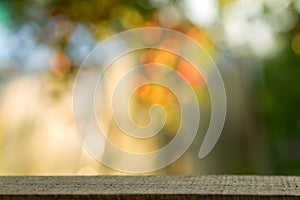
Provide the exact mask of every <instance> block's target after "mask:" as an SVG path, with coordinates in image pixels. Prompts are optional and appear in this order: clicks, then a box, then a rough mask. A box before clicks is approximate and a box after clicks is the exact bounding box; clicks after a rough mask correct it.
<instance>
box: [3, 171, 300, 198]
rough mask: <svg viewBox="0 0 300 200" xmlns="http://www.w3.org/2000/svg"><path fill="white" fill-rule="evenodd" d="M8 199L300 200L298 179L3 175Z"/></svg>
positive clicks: (270, 177)
mask: <svg viewBox="0 0 300 200" xmlns="http://www.w3.org/2000/svg"><path fill="white" fill-rule="evenodd" d="M0 198H2V199H3V198H4V199H24V198H25V199H300V177H295V176H225V175H224V176H223V175H221V176H217V175H209V176H3V177H0Z"/></svg>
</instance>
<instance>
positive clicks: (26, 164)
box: [0, 0, 300, 175]
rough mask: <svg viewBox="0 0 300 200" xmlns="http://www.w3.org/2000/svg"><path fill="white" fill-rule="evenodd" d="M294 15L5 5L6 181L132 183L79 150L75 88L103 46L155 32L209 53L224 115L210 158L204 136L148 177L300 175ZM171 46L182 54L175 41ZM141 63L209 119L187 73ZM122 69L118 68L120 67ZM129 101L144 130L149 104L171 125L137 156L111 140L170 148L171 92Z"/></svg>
mask: <svg viewBox="0 0 300 200" xmlns="http://www.w3.org/2000/svg"><path fill="white" fill-rule="evenodd" d="M299 15H300V0H255V1H252V0H219V1H217V0H201V1H199V0H182V1H179V0H125V1H116V0H110V1H105V0H91V1H57V0H44V1H41V0H24V1H8V0H7V1H5V0H2V1H0V61H1V62H0V174H1V175H74V174H77V175H87V174H91V175H92V174H125V173H122V172H119V171H116V170H113V169H110V168H108V167H106V166H104V165H102V164H100V163H99V162H98V161H96V160H95V159H94V158H92V157H91V156H90V155H89V154H88V153H87V152H86V151H85V150H84V149H83V147H82V146H81V143H80V139H79V137H78V135H77V133H76V129H75V124H74V121H73V113H72V92H73V83H74V79H75V76H76V72H77V70H78V68H79V66H80V65H81V63H82V61H83V59H84V58H85V57H86V56H87V54H88V53H89V52H90V51H91V49H92V48H93V47H95V45H96V44H97V43H98V42H101V41H103V40H104V39H107V38H109V37H110V36H112V35H114V34H116V33H119V32H121V31H124V30H128V29H132V28H137V27H149V26H157V27H166V28H170V29H173V30H176V31H179V32H182V33H184V34H186V35H188V36H189V37H192V38H193V39H194V40H196V41H197V42H198V43H199V44H201V45H202V46H203V47H204V48H205V49H206V51H207V52H208V54H209V55H210V56H211V57H212V58H213V60H214V61H215V62H216V64H217V66H218V67H219V70H220V71H221V74H222V77H223V79H224V83H225V88H226V93H227V101H228V102H227V108H228V111H227V118H226V122H225V126H224V130H223V133H222V135H221V137H220V139H219V141H218V143H217V144H216V146H215V148H214V149H213V151H212V152H211V153H210V154H209V155H208V156H207V157H206V158H204V159H199V158H198V157H197V155H198V151H199V148H200V146H201V141H202V139H203V136H201V134H200V136H197V138H196V140H195V141H194V143H193V144H192V145H191V147H190V148H189V150H188V151H187V152H186V153H185V154H184V155H183V156H182V157H180V159H178V160H177V161H176V162H175V163H173V164H171V165H170V166H168V167H166V168H164V169H162V170H159V171H156V172H152V173H150V174H181V175H187V174H194V175H197V174H290V175H300V81H299V79H300V19H299ZM168 42H170V43H171V44H174V45H176V41H172V38H170V41H168ZM179 48H180V46H179ZM136 56H138V58H139V59H141V62H143V63H151V62H157V63H163V64H166V65H170V66H172V67H174V68H175V69H176V70H178V72H179V73H181V74H182V75H183V76H184V77H186V78H187V80H188V81H189V82H190V83H191V84H192V86H193V88H194V90H195V91H196V93H197V96H198V99H199V103H200V105H201V106H202V107H203V108H204V109H207V112H209V108H210V107H209V104H210V103H209V102H210V101H209V94H208V93H207V89H206V87H205V83H203V81H202V79H201V76H199V74H197V73H196V72H195V70H194V69H193V68H191V67H189V66H188V64H187V63H186V62H184V61H181V60H178V59H177V58H176V56H174V55H173V54H171V53H168V52H164V51H156V50H145V51H139V52H137V54H136ZM115 66H116V67H114V68H115V69H118V68H121V67H122V58H121V61H120V63H119V65H118V63H115ZM145 71H146V72H145V77H140V78H147V76H151V69H148V71H147V69H146V70H145ZM111 74H112V75H113V74H116V73H114V72H112V73H111ZM116 76H117V75H116ZM132 101H133V106H131V110H132V112H133V113H135V114H133V118H134V119H136V120H137V121H139V123H140V124H143V123H145V121H147V119H146V118H147V117H145V116H147V109H148V108H149V106H150V105H152V104H153V103H160V104H162V105H163V106H165V108H166V111H167V113H168V116H169V117H168V120H167V122H166V125H165V127H164V128H163V130H162V132H161V134H162V136H161V137H159V139H157V140H153V141H150V142H149V143H147V146H146V147H145V146H143V148H142V149H138V146H139V144H137V143H134V142H132V141H130V142H129V141H127V140H128V138H124V137H123V136H118V134H119V133H117V132H118V130H116V128H115V127H114V126H113V125H112V127H111V128H110V129H109V130H110V132H109V135H110V136H109V137H110V139H111V140H113V141H114V140H115V141H116V142H117V141H121V142H120V143H121V144H120V145H123V146H124V148H126V147H128V148H131V147H137V149H134V148H133V150H138V151H149V150H153V149H157V148H159V147H160V146H162V145H163V144H164V142H168V141H169V140H170V139H172V137H173V136H174V132H175V133H176V130H177V128H178V124H179V121H178V120H179V119H180V118H179V116H178V115H179V114H180V113H178V108H177V107H178V103H177V102H176V100H174V99H173V97H172V95H171V94H170V92H169V91H168V90H166V89H162V88H160V87H158V86H154V85H150V86H144V87H141V88H139V89H138V90H137V91H136V93H135V95H134V97H133V100H132ZM134 116H137V117H134ZM204 118H205V117H204ZM204 121H205V120H204ZM204 127H205V125H204ZM106 156H110V157H116V156H117V155H109V154H108V155H106ZM116 158H117V157H116ZM117 159H119V158H117Z"/></svg>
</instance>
